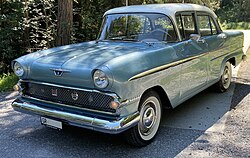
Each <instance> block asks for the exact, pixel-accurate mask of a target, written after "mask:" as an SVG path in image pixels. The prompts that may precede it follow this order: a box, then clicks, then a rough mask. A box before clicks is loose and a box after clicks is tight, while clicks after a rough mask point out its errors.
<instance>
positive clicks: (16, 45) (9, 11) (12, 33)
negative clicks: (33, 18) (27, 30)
mask: <svg viewBox="0 0 250 158" xmlns="http://www.w3.org/2000/svg"><path fill="white" fill-rule="evenodd" d="M0 6H1V10H0V74H1V73H3V72H7V71H8V69H9V65H10V62H11V60H12V59H13V58H16V57H18V56H20V55H22V54H23V52H24V50H23V47H22V46H23V42H22V33H23V32H22V27H21V19H22V3H21V2H20V1H16V0H5V1H3V2H2V4H1V5H0Z"/></svg>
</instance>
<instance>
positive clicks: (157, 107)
mask: <svg viewBox="0 0 250 158" xmlns="http://www.w3.org/2000/svg"><path fill="white" fill-rule="evenodd" d="M139 112H140V121H139V123H138V124H137V125H136V126H135V127H132V128H131V129H129V130H128V131H126V132H125V133H124V134H125V138H126V141H127V142H128V143H129V144H131V145H133V146H137V147H143V146H146V145H148V144H150V143H151V142H152V141H153V140H154V138H155V136H156V134H157V131H158V129H159V126H160V121H161V112H162V108H161V100H160V97H159V95H158V94H157V93H156V92H154V91H149V92H147V93H146V94H144V95H143V96H142V99H141V101H140V104H139Z"/></svg>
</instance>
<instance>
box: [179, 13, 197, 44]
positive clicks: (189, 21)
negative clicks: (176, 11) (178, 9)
mask: <svg viewBox="0 0 250 158" xmlns="http://www.w3.org/2000/svg"><path fill="white" fill-rule="evenodd" d="M176 21H177V27H178V29H179V31H180V33H181V36H182V39H183V40H187V39H189V37H190V35H191V34H197V30H196V27H195V20H194V16H193V15H191V14H190V15H185V14H181V15H178V16H176Z"/></svg>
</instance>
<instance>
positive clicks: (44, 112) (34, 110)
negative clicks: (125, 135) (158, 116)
mask: <svg viewBox="0 0 250 158" xmlns="http://www.w3.org/2000/svg"><path fill="white" fill-rule="evenodd" d="M12 107H13V109H14V110H16V111H19V112H24V113H28V114H36V115H40V116H47V117H51V118H55V119H59V120H61V121H62V122H66V123H68V124H70V125H74V126H79V127H83V128H88V129H92V130H96V131H100V132H104V133H110V134H117V133H121V132H123V131H125V130H127V129H128V128H130V127H133V126H135V125H136V124H137V123H138V122H139V118H140V116H139V113H138V112H136V113H134V114H132V115H129V116H126V117H123V118H119V119H118V120H112V121H110V120H105V119H99V118H94V117H88V116H83V115H79V114H74V113H69V112H65V111H60V110H55V109H50V108H47V107H40V106H37V105H34V104H31V103H26V102H21V101H20V100H18V101H14V102H13V103H12Z"/></svg>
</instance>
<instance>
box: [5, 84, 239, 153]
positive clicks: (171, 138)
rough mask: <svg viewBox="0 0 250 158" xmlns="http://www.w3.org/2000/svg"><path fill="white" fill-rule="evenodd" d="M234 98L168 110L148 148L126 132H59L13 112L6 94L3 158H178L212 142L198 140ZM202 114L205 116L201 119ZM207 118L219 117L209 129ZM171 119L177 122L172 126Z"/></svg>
mask: <svg viewBox="0 0 250 158" xmlns="http://www.w3.org/2000/svg"><path fill="white" fill-rule="evenodd" d="M231 90H233V89H231ZM228 93H230V92H228ZM228 95H229V94H226V93H224V94H221V96H220V95H218V94H217V93H214V92H212V91H211V90H210V89H208V90H205V91H203V92H201V93H200V94H198V95H196V96H195V97H193V98H192V99H190V100H188V101H187V102H185V103H183V104H182V105H181V106H180V107H178V108H177V109H174V110H173V111H172V112H171V114H170V113H169V112H164V115H165V116H164V118H163V121H162V124H161V128H160V130H159V133H158V136H157V138H156V139H155V141H154V142H153V143H152V144H150V145H149V146H147V147H144V148H134V147H131V146H129V145H128V144H126V142H125V141H124V140H123V135H122V134H119V135H109V134H103V133H99V132H95V131H90V130H86V129H81V128H77V127H71V126H64V129H63V130H62V131H58V130H54V129H49V128H46V127H44V126H41V125H40V122H39V117H34V116H30V115H26V114H22V113H18V112H15V111H13V110H12V108H11V106H10V103H11V101H12V98H13V97H9V99H7V98H6V96H11V95H9V94H5V97H4V98H5V100H4V101H3V100H2V101H0V123H1V124H0V125H1V128H0V140H1V143H0V157H3V156H4V157H16V156H17V157H23V156H25V157H152V156H154V157H175V156H176V155H178V154H179V153H180V152H181V151H182V150H184V149H185V148H187V147H188V146H189V145H190V144H192V143H193V142H196V141H197V142H198V143H200V144H204V145H205V144H207V143H208V142H207V141H206V140H198V138H199V137H200V136H202V135H206V134H205V133H204V132H205V130H206V129H207V128H208V127H210V126H212V125H213V124H214V123H216V122H217V121H218V120H219V119H220V118H221V117H222V116H223V115H224V114H225V113H226V112H227V111H228V108H227V107H225V108H222V110H221V111H219V113H218V109H216V106H215V107H213V106H214V105H215V104H218V103H220V104H221V98H220V97H224V98H225V97H226V99H228V98H227V96H228ZM229 96H230V95H229ZM2 98H3V97H2ZM229 98H230V97H229ZM239 99H240V98H239ZM0 100H1V98H0ZM207 100H209V101H207ZM210 100H213V102H211V101H210ZM230 101H231V100H230ZM227 106H228V105H227ZM229 106H230V105H229ZM200 110H202V111H203V113H202V116H203V118H200V117H199V116H198V117H196V113H200ZM216 111H217V112H216ZM215 114H216V116H214V117H213V116H211V115H215ZM173 115H175V117H172V116H173ZM169 116H171V118H170V117H169ZM207 116H211V117H212V118H213V119H211V120H210V122H209V123H208V124H209V125H208V126H207V127H205V126H204V125H205V123H206V121H205V122H204V120H206V119H207ZM183 119H186V120H187V122H193V123H192V127H190V125H189V124H185V122H184V123H183ZM171 121H172V122H174V123H177V124H171V123H169V122H171ZM178 123H180V124H181V125H180V126H179V124H178ZM182 124H184V127H183V126H182Z"/></svg>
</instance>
